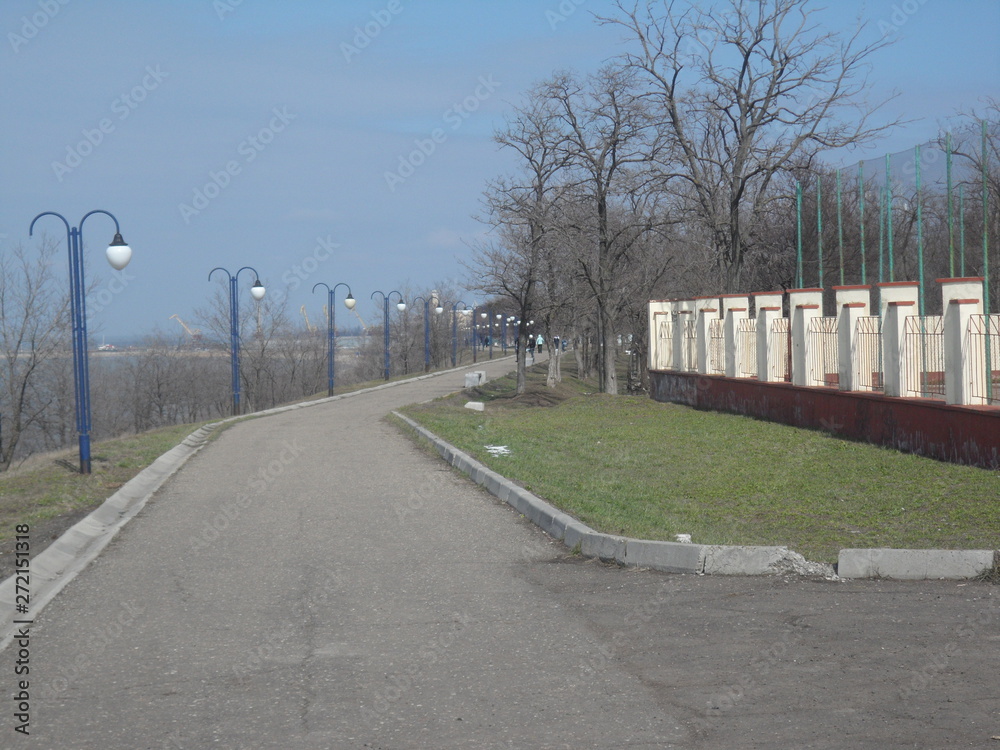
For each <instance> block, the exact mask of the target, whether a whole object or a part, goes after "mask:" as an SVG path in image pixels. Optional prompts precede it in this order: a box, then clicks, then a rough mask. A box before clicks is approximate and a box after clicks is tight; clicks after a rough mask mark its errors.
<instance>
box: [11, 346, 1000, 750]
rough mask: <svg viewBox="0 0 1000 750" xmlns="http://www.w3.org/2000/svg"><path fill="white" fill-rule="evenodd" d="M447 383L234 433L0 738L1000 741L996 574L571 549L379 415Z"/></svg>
mask: <svg viewBox="0 0 1000 750" xmlns="http://www.w3.org/2000/svg"><path fill="white" fill-rule="evenodd" d="M503 367H504V364H503V363H494V364H491V365H489V366H488V367H487V369H491V370H492V371H494V372H497V371H499V370H501V369H502V368H503ZM461 382H462V376H461V374H455V373H453V374H450V375H444V376H441V377H438V378H433V379H430V380H425V381H422V382H418V383H412V384H406V385H400V386H398V387H395V388H390V389H386V390H382V391H377V392H373V393H369V394H365V395H361V396H357V397H354V398H349V399H344V400H341V401H338V402H334V403H330V404H326V405H321V406H316V407H313V408H310V409H304V410H298V411H294V412H289V413H285V414H278V415H274V416H269V417H266V418H262V419H257V420H252V421H248V422H244V423H240V424H238V425H236V426H234V427H232V428H230V429H229V430H227V431H226V432H224V433H223V434H222V435H221V436H220V437H219V438H218V440H216V441H215V442H213V443H212V444H211V445H209V446H208V447H207V448H206V449H204V450H203V451H202V452H201V453H199V454H198V455H196V456H195V457H194V458H193V459H192V460H191V461H190V462H189V463H188V464H187V465H186V466H185V467H184V468H183V469H182V470H181V471H180V472H179V473H178V474H177V475H175V476H174V477H173V478H172V479H171V480H170V481H169V482H168V483H167V485H166V486H165V487H164V488H163V489H162V490H161V491H160V492H159V494H158V495H157V496H156V497H155V498H154V499H153V501H152V502H151V503H150V504H149V505H148V506H147V507H146V508H145V509H144V510H143V512H142V513H140V514H139V515H138V516H137V517H136V518H135V519H134V520H133V521H132V522H131V523H130V524H129V525H128V526H127V527H126V528H125V529H124V530H123V531H122V532H121V534H120V535H119V536H118V537H117V538H116V539H115V541H113V542H112V544H111V545H110V546H109V547H108V548H107V549H106V550H105V552H104V553H103V554H102V556H101V557H100V558H98V560H97V561H96V562H95V563H93V564H92V565H91V566H89V567H88V568H87V569H86V570H84V571H83V572H82V573H81V574H80V575H79V577H78V578H77V579H76V580H75V581H73V582H72V583H71V584H70V585H69V586H68V587H67V588H66V589H65V590H64V591H63V592H62V593H60V594H59V596H58V597H57V598H56V599H55V600H54V601H53V602H52V603H51V604H50V605H49V606H48V607H47V608H46V609H45V610H44V612H43V613H42V614H41V615H40V616H39V617H38V619H37V621H36V625H35V627H34V629H33V630H32V631H31V636H30V643H31V647H30V670H31V671H30V683H31V688H30V694H31V706H30V716H31V725H30V731H31V736H30V737H27V738H26V737H23V736H21V735H19V734H17V733H16V732H15V731H14V725H15V721H14V719H13V716H12V715H13V713H14V703H13V702H12V701H7V703H6V710H5V711H4V716H3V719H2V720H0V747H4V748H7V747H9V748H18V747H25V748H46V749H54V748H58V749H60V750H61V749H63V748H87V749H90V748H95V749H96V748H100V749H107V750H117V749H118V748H129V749H130V750H132V749H135V748H178V749H183V750H188V749H192V750H193V749H200V748H224V749H234V750H235V749H236V748H288V749H289V750H296V749H300V748H301V749H303V750H306V749H309V750H313V749H317V748H384V749H386V750H390V749H392V750H395V749H403V748H434V749H436V748H573V749H574V750H576V749H579V748H661V747H678V748H752V747H760V748H880V749H881V748H904V747H905V748H914V747H917V748H957V747H977V748H992V749H993V750H1000V741H997V740H991V739H990V738H991V737H993V736H997V735H1000V710H998V708H1000V679H998V678H997V675H998V674H1000V608H998V605H1000V597H998V595H997V592H998V589H997V588H996V587H995V586H989V585H987V584H980V583H974V582H970V583H965V584H956V583H953V582H952V583H947V582H926V583H893V582H886V581H859V582H834V581H806V580H797V579H785V578H768V579H749V578H713V577H694V576H676V575H675V576H671V575H665V574H658V573H652V572H649V571H632V570H625V569H621V568H616V567H608V566H605V565H602V564H600V563H595V562H592V561H580V560H579V559H577V558H574V557H571V556H567V554H566V552H565V550H564V549H563V548H562V547H561V546H559V545H558V544H554V543H553V542H551V540H549V539H548V538H547V537H545V536H544V535H543V534H542V533H540V532H539V531H538V530H537V529H535V528H534V527H532V526H530V525H529V524H527V523H526V522H524V520H523V519H520V518H519V517H518V516H517V515H516V514H515V513H514V512H512V511H511V510H510V509H508V508H507V507H506V506H503V505H501V504H499V503H497V502H496V501H494V500H493V499H492V498H490V497H489V496H488V495H486V494H484V493H483V492H482V491H481V490H479V489H478V488H476V487H474V486H473V485H471V484H470V483H469V482H467V481H466V480H464V479H462V478H460V477H459V476H458V475H456V474H454V473H453V472H452V471H451V470H450V469H447V468H445V467H444V465H443V464H442V463H441V462H440V460H439V459H438V458H436V457H434V456H431V455H430V454H429V453H427V452H425V451H423V450H421V449H419V448H417V447H415V446H414V445H413V443H411V442H410V441H409V439H408V438H407V437H405V436H403V435H402V434H401V433H400V432H399V431H398V430H397V429H396V428H395V427H393V426H392V425H390V424H388V423H386V422H385V421H384V420H383V418H382V417H383V415H384V414H385V413H386V412H387V411H388V410H389V409H390V408H393V407H396V406H398V405H401V404H404V403H408V402H413V401H418V400H424V399H427V398H431V397H433V396H436V395H439V394H442V393H444V392H447V391H449V390H453V389H454V388H456V387H458V386H459V385H460V384H461ZM16 658H17V649H16V648H9V649H7V650H6V651H5V652H4V653H3V654H0V684H2V685H3V686H4V688H5V692H6V693H7V694H8V695H9V696H13V694H14V693H15V691H16V689H17V679H19V678H17V677H15V674H14V671H15V666H16V664H15V660H16Z"/></svg>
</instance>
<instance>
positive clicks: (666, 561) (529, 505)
mask: <svg viewBox="0 0 1000 750" xmlns="http://www.w3.org/2000/svg"><path fill="white" fill-rule="evenodd" d="M392 413H393V415H394V416H396V417H398V418H399V419H401V420H403V421H404V422H406V424H408V425H409V426H410V427H412V428H413V429H414V430H415V431H416V432H417V433H418V434H419V435H421V436H422V437H424V438H425V439H427V440H428V441H430V442H431V443H432V444H433V445H434V447H435V448H436V449H437V451H438V453H440V454H441V457H442V458H444V460H445V461H447V462H448V463H449V464H451V465H452V466H454V467H455V468H456V469H458V470H459V471H461V472H462V473H464V474H467V475H468V476H469V478H470V479H472V481H474V482H475V483H476V484H479V485H482V486H483V487H484V488H485V489H486V490H488V491H489V492H490V493H491V494H492V495H494V496H496V497H497V498H499V499H500V500H503V501H504V502H506V503H507V504H508V505H510V506H511V507H513V508H514V509H515V510H516V511H518V512H519V513H521V514H522V515H523V516H524V517H525V518H528V519H529V520H531V521H532V522H533V523H535V525H536V526H538V527H539V528H541V529H542V531H544V532H545V533H546V534H548V535H549V536H551V537H552V538H554V539H558V540H560V541H562V542H563V544H565V545H566V546H567V547H569V548H570V549H577V548H578V549H579V552H580V553H581V554H582V555H584V556H585V557H591V558H597V559H599V560H602V561H604V562H616V563H618V564H620V565H627V566H633V567H640V568H652V569H653V570H660V571H664V572H668V573H695V574H699V575H702V574H704V575H747V576H756V575H776V574H795V575H806V576H823V577H825V578H830V579H835V578H894V579H901V580H905V579H908V580H922V579H940V578H944V579H969V578H978V577H980V576H983V575H985V574H987V573H989V572H990V571H991V570H994V569H995V566H996V567H1000V551H997V552H994V551H993V550H972V551H963V550H894V549H867V550H866V549H844V550H841V551H840V556H839V560H838V565H837V567H836V569H835V568H834V566H833V565H830V564H828V563H816V562H810V561H808V560H806V559H805V558H804V557H803V556H802V555H800V554H798V553H797V552H793V551H792V550H790V549H788V547H755V546H725V545H706V544H691V543H681V542H662V541H653V540H647V539H631V538H629V537H622V536H615V535H613V534H604V533H602V532H599V531H595V530H594V529H592V528H590V527H589V526H587V525H586V524H584V523H581V522H580V521H578V520H576V519H575V518H573V517H572V516H569V515H567V514H566V513H564V512H562V511H561V510H559V509H558V508H555V507H553V506H552V505H550V504H549V503H547V502H545V501H544V500H542V499H541V498H540V497H538V496H537V495H534V494H532V493H531V492H529V491H528V490H526V489H524V488H523V487H519V486H518V485H516V484H514V483H513V482H511V481H510V480H509V479H507V478H505V477H503V476H501V475H500V474H498V473H496V472H495V471H493V470H492V469H489V468H488V467H486V466H485V465H483V464H481V463H480V462H479V461H477V460H476V459H474V458H472V457H471V456H469V455H468V454H467V453H463V452H462V451H460V450H458V448H456V447H455V446H453V445H451V444H450V443H448V442H446V441H444V440H443V439H441V438H439V437H438V436H437V435H435V434H434V433H432V432H431V431H430V430H428V429H427V428H425V427H423V426H422V425H420V424H418V423H417V422H415V421H413V420H412V419H410V418H409V417H407V416H405V415H403V414H400V413H399V412H398V411H394V412H392Z"/></svg>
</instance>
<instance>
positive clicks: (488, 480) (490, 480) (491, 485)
mask: <svg viewBox="0 0 1000 750" xmlns="http://www.w3.org/2000/svg"><path fill="white" fill-rule="evenodd" d="M502 481H503V477H502V476H500V475H499V474H497V473H496V472H495V471H489V470H488V469H487V470H486V471H484V472H483V487H484V488H485V489H486V491H487V492H489V493H490V494H491V495H497V494H498V493H499V492H500V483H501V482H502Z"/></svg>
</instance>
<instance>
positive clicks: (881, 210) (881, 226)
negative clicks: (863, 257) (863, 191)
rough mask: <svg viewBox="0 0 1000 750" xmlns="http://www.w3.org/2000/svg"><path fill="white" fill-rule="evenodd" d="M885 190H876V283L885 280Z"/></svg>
mask: <svg viewBox="0 0 1000 750" xmlns="http://www.w3.org/2000/svg"><path fill="white" fill-rule="evenodd" d="M885 192H886V191H885V190H879V191H878V203H879V206H878V283H880V284H881V283H882V282H883V281H885Z"/></svg>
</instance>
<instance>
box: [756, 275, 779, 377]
mask: <svg viewBox="0 0 1000 750" xmlns="http://www.w3.org/2000/svg"><path fill="white" fill-rule="evenodd" d="M782 296H783V295H782V293H781V292H755V293H754V295H753V297H754V304H755V305H756V307H757V351H756V352H755V353H754V354H755V356H756V357H757V380H763V381H764V382H770V381H772V380H776V379H777V378H774V377H773V375H772V374H771V370H772V367H771V362H772V360H773V358H775V357H784V356H785V353H784V352H779V351H777V348H778V347H776V346H775V340H774V336H773V335H772V334H771V327H772V324H773V323H774V320H775V318H780V317H781V298H782Z"/></svg>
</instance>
